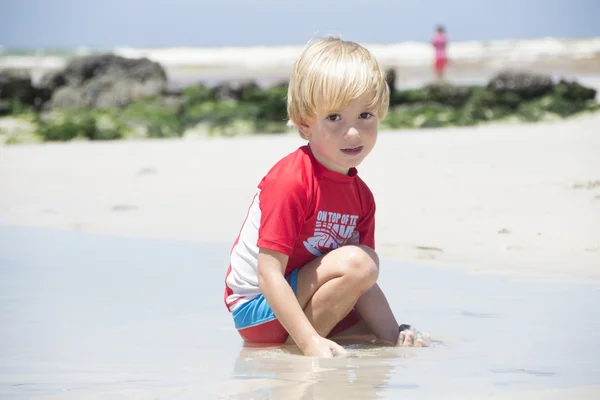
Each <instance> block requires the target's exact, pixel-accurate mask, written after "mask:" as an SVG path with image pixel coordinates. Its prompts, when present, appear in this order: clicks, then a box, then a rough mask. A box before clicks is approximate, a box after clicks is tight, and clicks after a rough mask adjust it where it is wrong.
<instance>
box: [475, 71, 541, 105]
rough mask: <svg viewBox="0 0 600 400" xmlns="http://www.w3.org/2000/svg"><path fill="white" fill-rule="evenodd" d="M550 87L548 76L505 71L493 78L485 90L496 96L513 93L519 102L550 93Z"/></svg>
mask: <svg viewBox="0 0 600 400" xmlns="http://www.w3.org/2000/svg"><path fill="white" fill-rule="evenodd" d="M552 86H553V84H552V78H551V77H550V76H549V75H540V74H532V73H528V72H515V71H505V72H501V73H499V74H498V75H496V76H494V77H493V78H492V79H491V80H490V81H489V83H488V85H487V88H488V89H489V90H491V91H492V92H494V93H495V94H496V95H502V94H505V93H513V94H516V95H517V96H518V97H519V99H520V100H531V99H534V98H536V97H541V96H543V95H545V94H547V93H549V92H551V91H552Z"/></svg>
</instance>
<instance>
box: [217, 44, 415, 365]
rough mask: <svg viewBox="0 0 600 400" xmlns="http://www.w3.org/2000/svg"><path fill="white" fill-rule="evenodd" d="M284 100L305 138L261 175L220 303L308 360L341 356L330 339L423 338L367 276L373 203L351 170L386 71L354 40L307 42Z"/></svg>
mask: <svg viewBox="0 0 600 400" xmlns="http://www.w3.org/2000/svg"><path fill="white" fill-rule="evenodd" d="M287 103H288V106H287V109H288V115H289V119H290V122H291V123H293V124H294V125H295V126H296V127H297V129H298V130H299V132H300V135H301V136H302V137H303V138H304V139H306V140H308V144H307V145H305V146H302V147H300V148H299V149H297V150H296V151H294V152H293V153H291V154H289V155H287V156H286V157H284V158H283V159H281V160H280V161H279V162H277V163H276V164H275V166H273V168H272V169H271V170H270V171H269V172H268V173H267V175H266V176H265V177H264V178H263V179H262V181H261V182H260V184H259V185H258V188H257V192H256V194H255V196H254V199H253V201H252V203H251V205H250V208H249V210H248V214H247V216H246V220H245V221H244V223H243V225H242V228H241V230H240V233H239V236H238V238H237V240H236V241H235V243H234V245H233V248H232V251H231V258H230V262H231V263H230V266H229V268H228V270H227V276H226V278H225V283H226V289H225V303H226V305H227V308H228V309H229V311H231V313H232V315H233V319H234V322H235V326H236V328H237V329H238V332H239V333H240V335H241V336H242V338H243V339H244V340H245V341H246V342H248V343H286V342H287V343H296V345H297V346H299V348H300V349H301V350H302V352H303V353H304V354H305V355H309V356H318V357H332V356H333V355H334V354H342V353H344V352H345V350H344V349H343V348H342V347H341V346H339V345H338V344H337V343H335V342H334V341H333V340H331V339H334V340H335V339H341V338H343V337H348V336H349V335H372V336H375V338H377V339H378V340H380V341H383V342H385V343H389V344H393V345H412V344H417V345H420V344H422V341H420V340H419V341H417V342H416V343H415V342H414V335H413V333H412V331H411V330H410V327H408V326H407V325H402V326H398V323H397V322H396V319H395V318H394V315H393V313H392V311H391V309H390V306H389V304H388V302H387V300H386V298H385V296H384V294H383V292H382V291H381V289H380V288H379V286H378V285H377V283H376V281H377V277H378V274H379V259H378V257H377V254H376V253H375V250H374V248H375V239H374V232H375V201H374V198H373V194H372V193H371V191H370V190H369V188H368V187H367V185H366V184H365V183H364V182H363V181H362V180H361V179H360V178H359V177H358V175H357V169H356V167H357V166H358V165H359V164H360V163H361V162H362V161H363V160H364V159H365V157H367V156H368V155H369V153H370V152H371V150H372V149H373V146H375V142H376V140H377V133H378V127H379V121H380V120H381V119H383V118H384V117H385V115H386V113H387V109H388V105H389V88H388V85H387V83H386V80H385V73H384V72H383V71H382V69H381V68H380V66H379V65H378V63H377V61H376V60H375V58H374V57H373V55H372V54H371V53H370V52H369V51H367V50H366V49H365V48H363V47H361V46H360V45H358V44H356V43H353V42H349V41H343V40H340V39H336V38H327V39H320V40H316V41H314V42H312V43H311V44H309V45H308V46H307V48H306V49H305V50H304V52H303V53H302V54H301V56H300V58H299V59H298V61H297V62H296V64H295V67H294V71H293V74H292V76H291V80H290V83H289V88H288V99H287ZM407 328H408V329H407Z"/></svg>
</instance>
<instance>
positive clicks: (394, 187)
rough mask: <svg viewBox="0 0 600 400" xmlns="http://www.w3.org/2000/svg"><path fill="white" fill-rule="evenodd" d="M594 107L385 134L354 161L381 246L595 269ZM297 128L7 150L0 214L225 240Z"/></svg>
mask: <svg viewBox="0 0 600 400" xmlns="http://www.w3.org/2000/svg"><path fill="white" fill-rule="evenodd" d="M599 132H600V115H597V114H596V115H585V116H580V117H578V118H575V119H573V120H568V121H561V122H555V123H549V124H537V125H510V124H509V125H491V126H479V127H473V128H460V129H459V128H456V129H441V130H420V131H402V132H400V131H399V132H382V133H381V135H380V138H379V140H378V144H377V146H376V147H375V150H374V151H373V153H372V154H371V155H370V156H369V157H368V159H367V160H366V161H365V163H364V164H363V165H361V167H360V168H359V171H360V174H361V176H362V177H363V179H364V180H365V181H366V182H367V183H368V184H369V185H370V187H371V189H372V191H373V192H374V194H375V196H376V199H377V202H378V211H377V229H376V239H377V246H378V250H379V252H380V253H381V254H382V255H383V256H385V257H390V258H393V259H395V260H401V261H411V262H419V263H434V264H439V265H444V266H454V267H458V268H463V269H466V270H468V271H471V272H480V273H511V274H512V273H519V274H527V275H534V276H542V275H543V276H545V277H558V278H560V279H565V278H574V279H599V278H600V157H599V153H598V152H599V149H600V135H599V134H598V133H599ZM303 143H304V142H303V141H302V140H301V139H300V138H299V137H298V136H297V135H296V134H295V133H289V134H284V135H272V136H269V135H258V136H253V137H237V138H233V139H227V138H196V139H187V140H160V141H121V142H105V143H90V142H72V143H66V144H42V145H22V146H4V147H0V184H1V187H2V190H1V191H2V195H1V196H0V224H5V225H16V226H34V227H46V228H56V229H66V230H76V231H82V232H90V233H98V234H106V235H113V236H129V237H148V238H165V239H177V240H192V241H208V242H218V243H230V242H232V240H233V239H234V238H235V236H236V235H237V232H238V229H239V226H240V223H241V222H242V220H243V218H244V216H245V212H246V209H247V207H248V204H249V202H250V200H251V198H252V196H253V193H254V190H255V187H256V185H257V183H258V182H259V180H260V179H261V177H262V176H263V175H264V174H265V172H267V170H268V168H269V167H270V166H271V165H272V164H273V163H274V162H275V161H276V160H278V159H279V158H281V157H282V156H283V155H285V154H287V153H289V152H292V151H293V150H295V149H296V148H297V147H298V146H300V145H302V144H303Z"/></svg>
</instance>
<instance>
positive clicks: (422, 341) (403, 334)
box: [396, 324, 429, 347]
mask: <svg viewBox="0 0 600 400" xmlns="http://www.w3.org/2000/svg"><path fill="white" fill-rule="evenodd" d="M396 346H399V347H407V346H414V347H428V346H429V340H428V338H427V337H426V336H425V335H423V334H422V333H421V332H420V331H418V330H417V329H415V328H413V327H412V326H410V325H406V324H402V325H400V335H399V336H398V343H396Z"/></svg>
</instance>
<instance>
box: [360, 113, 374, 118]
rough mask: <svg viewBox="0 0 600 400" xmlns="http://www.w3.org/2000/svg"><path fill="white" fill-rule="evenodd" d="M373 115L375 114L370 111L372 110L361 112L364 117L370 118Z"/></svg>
mask: <svg viewBox="0 0 600 400" xmlns="http://www.w3.org/2000/svg"><path fill="white" fill-rule="evenodd" d="M372 116H373V114H372V113H370V112H364V113H362V114H360V117H361V118H362V119H369V118H371V117H372Z"/></svg>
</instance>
